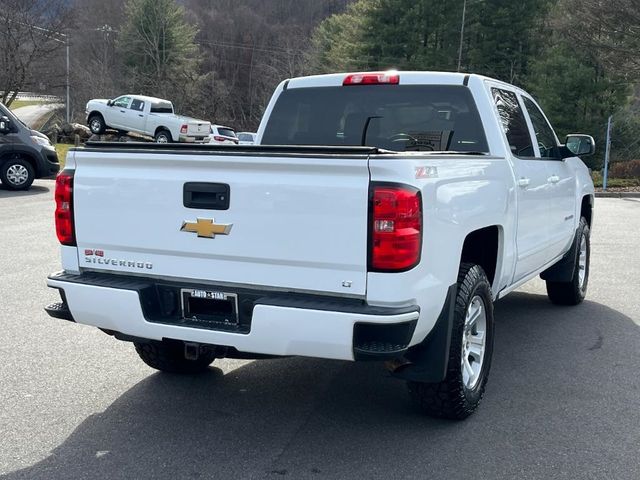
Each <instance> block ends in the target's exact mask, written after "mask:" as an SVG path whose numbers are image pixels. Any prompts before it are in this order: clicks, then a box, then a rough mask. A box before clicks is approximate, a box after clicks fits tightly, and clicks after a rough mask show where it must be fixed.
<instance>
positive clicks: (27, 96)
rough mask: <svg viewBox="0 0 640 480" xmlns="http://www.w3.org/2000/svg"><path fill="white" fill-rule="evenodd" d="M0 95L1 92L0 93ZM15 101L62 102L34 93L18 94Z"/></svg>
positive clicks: (51, 96) (52, 97)
mask: <svg viewBox="0 0 640 480" xmlns="http://www.w3.org/2000/svg"><path fill="white" fill-rule="evenodd" d="M0 93H2V92H0ZM16 100H43V101H45V102H62V98H61V97H58V96H56V95H45V94H43V93H35V92H19V93H18V95H16Z"/></svg>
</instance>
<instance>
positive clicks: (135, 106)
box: [131, 98, 144, 112]
mask: <svg viewBox="0 0 640 480" xmlns="http://www.w3.org/2000/svg"><path fill="white" fill-rule="evenodd" d="M131 110H137V111H139V112H141V111H143V110H144V102H143V101H142V100H138V99H136V98H134V99H133V101H132V102H131Z"/></svg>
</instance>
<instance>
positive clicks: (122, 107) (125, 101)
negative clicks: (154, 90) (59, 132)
mask: <svg viewBox="0 0 640 480" xmlns="http://www.w3.org/2000/svg"><path fill="white" fill-rule="evenodd" d="M86 114H87V124H88V125H89V128H90V129H91V132H92V133H94V134H97V135H99V134H101V133H103V132H104V131H105V129H107V128H111V129H115V130H121V131H124V132H134V133H138V134H141V135H147V136H149V137H153V138H154V139H155V141H156V142H158V143H171V142H188V143H193V142H201V143H203V142H207V141H208V138H209V129H210V127H211V123H209V122H207V121H205V120H197V119H194V118H190V117H184V116H181V115H176V114H175V113H174V110H173V104H172V103H171V102H170V101H169V100H163V99H161V98H155V97H145V96H143V95H122V96H120V97H118V98H115V99H113V100H106V99H95V100H90V101H89V102H88V103H87V106H86Z"/></svg>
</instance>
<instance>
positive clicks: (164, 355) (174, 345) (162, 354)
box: [134, 341, 216, 373]
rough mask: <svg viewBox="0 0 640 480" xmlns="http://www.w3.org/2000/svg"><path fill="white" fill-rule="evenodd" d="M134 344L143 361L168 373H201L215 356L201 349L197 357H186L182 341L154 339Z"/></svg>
mask: <svg viewBox="0 0 640 480" xmlns="http://www.w3.org/2000/svg"><path fill="white" fill-rule="evenodd" d="M134 345H135V347H136V352H137V353H138V355H139V356H140V358H141V359H142V361H143V362H144V363H146V364H147V365H149V366H150V367H151V368H155V369H156V370H160V371H163V372H169V373H201V372H204V371H206V370H207V369H208V368H209V365H211V363H212V362H213V361H214V360H215V358H216V357H215V355H214V353H213V352H211V351H201V352H200V353H199V355H198V358H197V359H195V360H191V359H188V358H186V357H185V347H184V343H182V342H178V341H176V342H169V341H163V342H155V341H154V342H148V343H134Z"/></svg>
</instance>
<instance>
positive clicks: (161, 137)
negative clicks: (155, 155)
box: [156, 134, 169, 143]
mask: <svg viewBox="0 0 640 480" xmlns="http://www.w3.org/2000/svg"><path fill="white" fill-rule="evenodd" d="M156 143H169V139H168V138H167V136H166V135H164V134H161V135H158V138H156Z"/></svg>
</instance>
